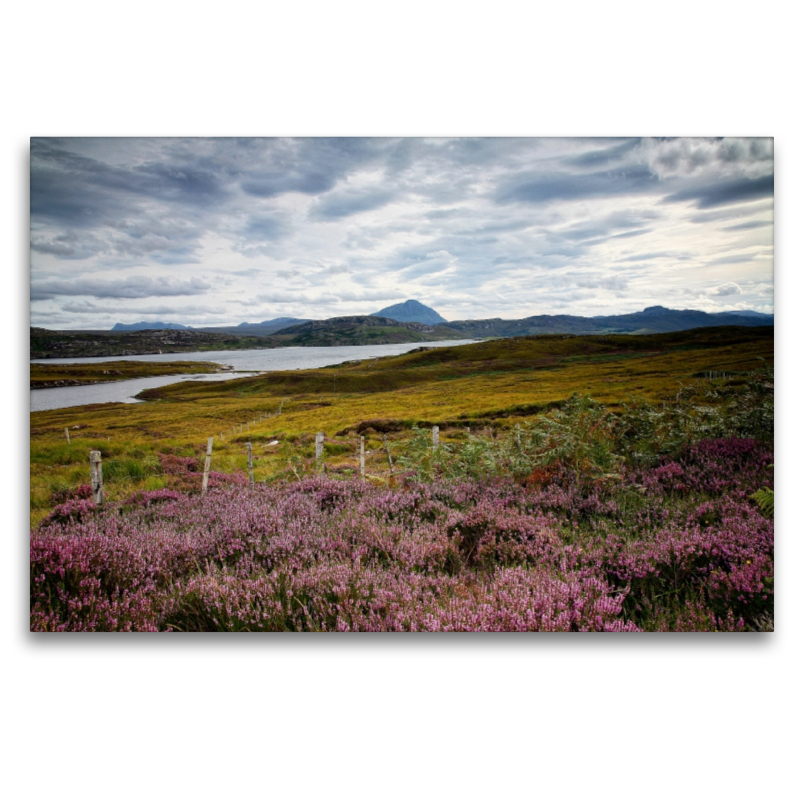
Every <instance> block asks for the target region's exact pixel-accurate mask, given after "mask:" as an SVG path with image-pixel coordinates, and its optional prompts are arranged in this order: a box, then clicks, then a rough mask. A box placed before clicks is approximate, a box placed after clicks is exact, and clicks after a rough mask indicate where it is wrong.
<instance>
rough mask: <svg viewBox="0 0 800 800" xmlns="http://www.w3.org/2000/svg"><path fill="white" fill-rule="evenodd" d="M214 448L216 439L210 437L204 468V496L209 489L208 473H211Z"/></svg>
mask: <svg viewBox="0 0 800 800" xmlns="http://www.w3.org/2000/svg"><path fill="white" fill-rule="evenodd" d="M213 446H214V437H213V436H209V437H208V446H207V447H206V463H205V466H204V467H203V494H205V493H206V490H207V489H208V473H209V472H210V471H211V448H212V447H213Z"/></svg>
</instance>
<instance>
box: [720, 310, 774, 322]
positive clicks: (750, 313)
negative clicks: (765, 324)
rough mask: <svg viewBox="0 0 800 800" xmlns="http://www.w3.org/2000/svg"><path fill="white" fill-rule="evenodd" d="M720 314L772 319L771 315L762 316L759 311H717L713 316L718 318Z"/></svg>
mask: <svg viewBox="0 0 800 800" xmlns="http://www.w3.org/2000/svg"><path fill="white" fill-rule="evenodd" d="M720 314H732V315H733V316H735V317H763V318H769V319H771V320H772V319H774V315H773V314H764V313H762V312H761V311H717V312H716V314H715V315H714V316H719V315H720Z"/></svg>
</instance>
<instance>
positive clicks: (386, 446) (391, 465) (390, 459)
mask: <svg viewBox="0 0 800 800" xmlns="http://www.w3.org/2000/svg"><path fill="white" fill-rule="evenodd" d="M383 446H384V448H385V449H386V458H388V459H389V475H394V464H392V454H391V453H390V452H389V442H387V441H386V434H385V433H384V434H383Z"/></svg>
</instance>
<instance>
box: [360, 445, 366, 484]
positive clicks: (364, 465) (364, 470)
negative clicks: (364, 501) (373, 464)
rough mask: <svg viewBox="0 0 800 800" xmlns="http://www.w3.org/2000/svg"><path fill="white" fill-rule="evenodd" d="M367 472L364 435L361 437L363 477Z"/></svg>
mask: <svg viewBox="0 0 800 800" xmlns="http://www.w3.org/2000/svg"><path fill="white" fill-rule="evenodd" d="M366 474H367V470H366V464H365V459H364V437H363V436H362V437H361V477H362V478H363V477H364V476H365V475H366Z"/></svg>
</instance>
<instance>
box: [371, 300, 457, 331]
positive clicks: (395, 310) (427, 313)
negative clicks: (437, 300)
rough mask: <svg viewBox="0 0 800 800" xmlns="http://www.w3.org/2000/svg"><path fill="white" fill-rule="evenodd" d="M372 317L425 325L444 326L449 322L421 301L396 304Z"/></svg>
mask: <svg viewBox="0 0 800 800" xmlns="http://www.w3.org/2000/svg"><path fill="white" fill-rule="evenodd" d="M370 316H371V317H388V318H389V319H393V320H396V321H397V322H421V323H422V324H423V325H442V324H446V323H447V320H446V319H445V318H444V317H443V316H442V315H441V314H439V313H438V312H437V311H434V310H433V309H432V308H431V307H430V306H426V305H425V304H424V303H420V302H419V300H406V301H405V302H404V303H396V304H395V305H393V306H387V307H386V308H382V309H381V310H380V311H376V312H375V313H374V314H370Z"/></svg>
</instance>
